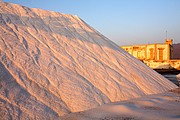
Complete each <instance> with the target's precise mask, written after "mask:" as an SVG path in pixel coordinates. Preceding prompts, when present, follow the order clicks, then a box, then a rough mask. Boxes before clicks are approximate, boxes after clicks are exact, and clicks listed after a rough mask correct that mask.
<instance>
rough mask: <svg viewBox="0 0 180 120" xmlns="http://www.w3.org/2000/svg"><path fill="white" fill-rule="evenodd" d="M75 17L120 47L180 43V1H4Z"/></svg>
mask: <svg viewBox="0 0 180 120" xmlns="http://www.w3.org/2000/svg"><path fill="white" fill-rule="evenodd" d="M3 1H4V2H11V3H16V4H20V5H24V6H27V7H31V8H41V9H45V10H52V11H57V12H61V13H68V14H75V15H78V16H79V17H80V18H81V19H83V20H84V21H85V22H86V23H88V24H89V25H90V26H92V27H94V28H95V29H96V30H98V31H99V32H101V33H102V34H103V35H105V36H106V37H108V38H109V39H110V40H112V41H114V42H115V43H116V44H118V45H132V44H147V43H164V41H165V39H166V31H167V36H168V38H172V39H173V40H174V43H180V0H3Z"/></svg>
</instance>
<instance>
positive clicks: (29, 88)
mask: <svg viewBox="0 0 180 120" xmlns="http://www.w3.org/2000/svg"><path fill="white" fill-rule="evenodd" d="M176 87H177V86H176V85H174V84H173V83H171V82H170V81H168V80H167V79H166V78H164V77H162V76H161V75H159V74H158V73H156V72H154V71H153V70H151V69H150V68H148V67H147V66H146V65H144V64H143V63H141V62H140V61H138V60H137V59H136V58H134V57H132V56H131V55H129V54H128V53H126V52H125V51H123V50H122V49H121V48H119V47H118V46H117V45H116V44H114V43H113V42H111V41H110V40H109V39H107V38H106V37H104V36H103V35H102V34H100V33H99V32H97V31H96V30H94V29H93V28H92V27H90V26H89V25H87V24H86V23H85V22H84V21H83V20H81V19H80V18H79V17H77V16H74V15H67V14H61V13H57V12H50V11H45V10H40V9H30V8H27V7H24V6H19V5H16V4H9V3H4V2H0V118H4V119H11V118H13V119H23V118H30V119H55V118H56V117H58V116H62V115H65V114H67V113H70V112H77V111H83V110H87V109H91V108H95V107H97V106H99V105H102V104H105V103H109V102H114V101H121V100H126V99H130V98H135V97H140V96H144V95H146V94H156V93H162V92H164V91H167V90H170V89H173V88H176Z"/></svg>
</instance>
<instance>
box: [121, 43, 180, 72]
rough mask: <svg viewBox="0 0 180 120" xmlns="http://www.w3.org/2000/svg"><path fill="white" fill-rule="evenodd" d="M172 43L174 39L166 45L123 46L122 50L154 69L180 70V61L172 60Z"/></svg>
mask: <svg viewBox="0 0 180 120" xmlns="http://www.w3.org/2000/svg"><path fill="white" fill-rule="evenodd" d="M172 42H173V40H172V39H167V40H166V42H165V43H156V44H145V45H133V46H121V48H123V49H124V50H126V51H127V52H128V53H130V54H131V55H133V56H134V57H136V58H138V59H139V60H141V61H142V62H144V63H145V64H146V65H148V66H149V67H151V68H153V69H174V68H175V69H177V68H178V69H180V61H179V60H171V58H172V52H173V48H172Z"/></svg>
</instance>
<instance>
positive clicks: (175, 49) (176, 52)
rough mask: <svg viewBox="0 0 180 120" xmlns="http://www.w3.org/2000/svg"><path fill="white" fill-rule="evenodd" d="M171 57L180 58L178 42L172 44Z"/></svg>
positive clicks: (179, 44)
mask: <svg viewBox="0 0 180 120" xmlns="http://www.w3.org/2000/svg"><path fill="white" fill-rule="evenodd" d="M172 59H180V43H178V44H173V52H172Z"/></svg>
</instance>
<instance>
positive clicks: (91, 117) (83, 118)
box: [62, 88, 180, 120]
mask: <svg viewBox="0 0 180 120" xmlns="http://www.w3.org/2000/svg"><path fill="white" fill-rule="evenodd" d="M62 119H63V120H180V88H178V89H174V90H171V91H168V92H165V93H161V94H156V95H147V96H144V97H141V98H135V99H131V100H126V101H122V102H114V103H109V104H105V105H102V106H100V107H98V108H95V109H91V110H87V111H82V112H76V113H71V114H69V115H66V116H64V117H63V118H62Z"/></svg>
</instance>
